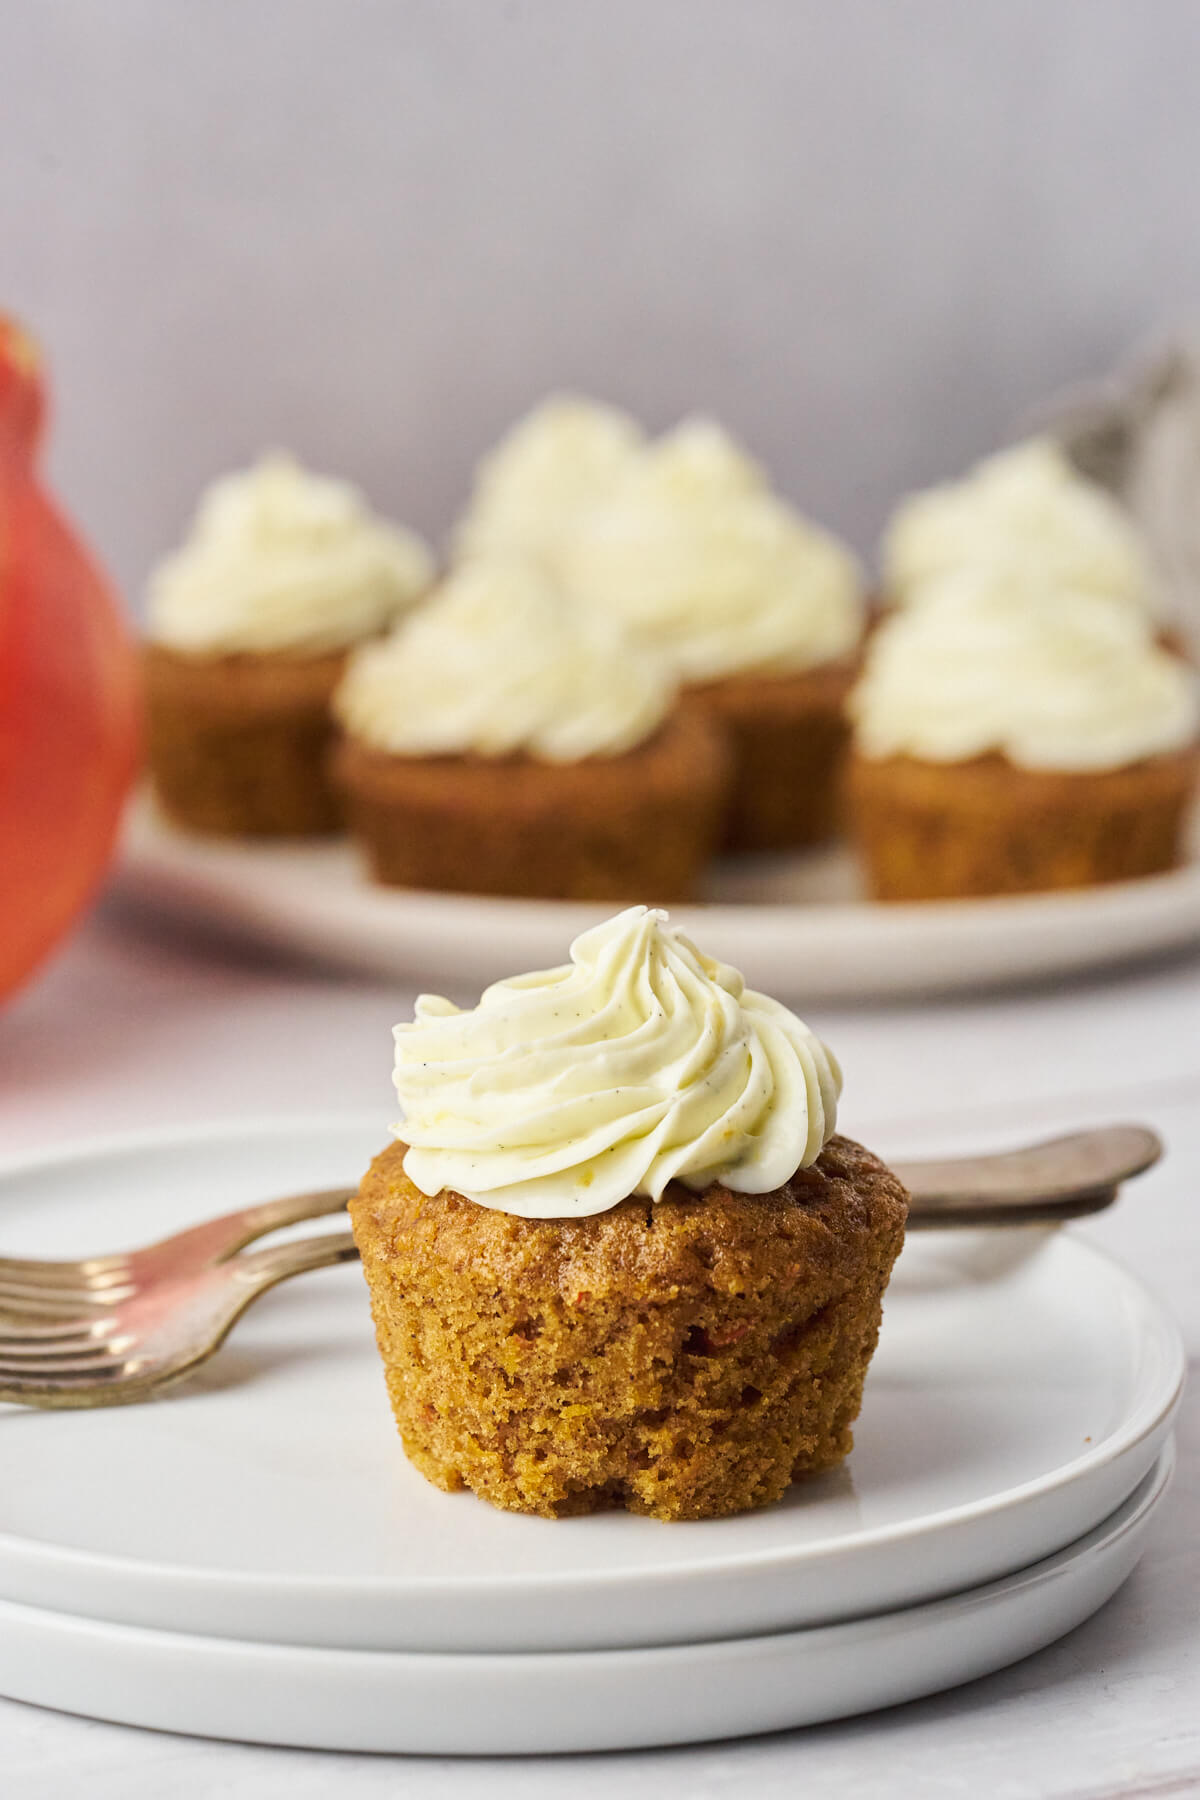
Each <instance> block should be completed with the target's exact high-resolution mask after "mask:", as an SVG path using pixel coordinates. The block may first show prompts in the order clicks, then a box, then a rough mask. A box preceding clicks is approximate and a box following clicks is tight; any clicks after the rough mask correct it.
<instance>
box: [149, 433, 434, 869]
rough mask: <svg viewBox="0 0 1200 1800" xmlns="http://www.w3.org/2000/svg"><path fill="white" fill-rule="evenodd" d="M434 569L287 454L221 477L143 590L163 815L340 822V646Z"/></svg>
mask: <svg viewBox="0 0 1200 1800" xmlns="http://www.w3.org/2000/svg"><path fill="white" fill-rule="evenodd" d="M431 575H432V561H431V558H430V555H429V552H428V550H427V549H426V547H425V545H424V544H423V543H421V541H420V539H418V538H416V537H414V536H413V535H412V534H411V533H410V532H407V531H402V530H400V529H399V528H398V527H396V526H393V525H387V524H384V523H383V522H382V521H381V520H379V519H376V518H374V517H373V516H372V515H371V513H370V512H369V511H368V510H367V507H366V505H365V503H364V501H363V499H362V496H361V495H360V494H358V493H357V492H356V490H355V489H354V488H352V487H349V486H347V485H346V484H345V483H344V482H340V481H330V480H327V479H325V478H323V477H320V476H316V475H310V474H308V473H306V472H305V471H304V470H303V469H301V468H300V467H299V465H298V464H296V463H295V462H293V461H292V460H291V458H290V457H285V456H279V455H275V456H269V457H265V458H264V459H263V460H262V461H260V462H259V463H257V464H256V465H255V467H253V468H252V469H249V470H247V471H245V472H244V473H240V474H236V475H229V476H226V477H225V478H224V479H223V480H221V481H218V482H217V483H216V484H215V485H214V486H213V487H212V488H211V489H210V490H209V492H208V493H207V494H206V495H205V496H204V498H203V500H202V501H201V503H200V507H199V509H198V511H197V514H196V518H195V522H194V524H193V526H192V530H191V533H190V535H189V537H188V540H187V542H186V543H185V544H184V545H183V547H182V549H180V550H179V551H177V552H176V554H175V555H174V556H172V557H170V558H168V560H167V561H166V562H164V563H163V564H162V565H161V566H160V567H159V568H158V569H157V571H156V572H155V574H154V576H153V577H152V579H151V582H150V592H149V633H148V636H149V641H148V643H147V645H146V649H145V659H144V660H145V683H146V714H147V754H148V757H149V763H150V772H151V776H152V779H153V782H154V787H155V790H156V793H157V796H158V799H159V802H160V804H161V805H162V807H163V810H164V811H165V812H166V813H167V815H168V816H169V817H170V818H172V819H173V820H175V821H176V822H177V823H178V824H180V825H185V826H188V827H189V828H191V829H192V830H196V831H209V832H221V833H229V834H232V835H237V836H276V835H290V834H295V835H301V834H305V833H315V832H325V831H331V830H333V829H335V828H336V826H337V824H338V809H337V804H336V800H335V797H334V794H333V791H332V789H331V787H330V785H329V780H328V775H327V770H326V762H327V758H328V753H329V744H330V739H331V736H332V722H331V719H330V713H329V702H330V698H331V696H332V693H333V690H334V688H335V687H336V685H337V683H338V680H339V678H340V676H341V673H342V670H343V668H344V666H345V660H346V651H347V649H348V647H349V646H350V645H351V644H355V643H358V642H360V641H362V640H363V639H365V638H369V637H372V636H374V635H376V634H377V633H379V632H380V631H382V630H383V629H384V628H385V627H386V626H387V625H389V624H390V623H391V622H392V621H393V620H394V619H395V618H396V617H397V615H398V614H399V613H401V612H403V611H404V610H405V608H407V607H409V606H410V605H411V604H412V603H413V601H414V600H416V599H417V597H418V596H419V595H420V594H421V593H422V591H423V590H424V589H425V588H426V587H427V586H428V584H429V581H430V578H431Z"/></svg>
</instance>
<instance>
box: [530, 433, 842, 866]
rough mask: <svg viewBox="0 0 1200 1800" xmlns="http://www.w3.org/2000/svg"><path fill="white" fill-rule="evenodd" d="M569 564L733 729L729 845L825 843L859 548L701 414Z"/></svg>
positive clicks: (586, 525)
mask: <svg viewBox="0 0 1200 1800" xmlns="http://www.w3.org/2000/svg"><path fill="white" fill-rule="evenodd" d="M562 562H563V571H564V580H565V583H566V585H567V587H568V589H569V590H570V591H571V592H572V593H573V594H574V595H576V596H577V597H578V598H579V599H580V600H581V602H582V603H583V604H584V605H586V606H587V607H588V608H589V609H590V610H592V611H594V612H596V613H598V614H599V613H603V614H606V615H608V616H609V617H611V618H613V619H615V620H616V621H618V622H619V624H620V625H621V627H622V628H623V629H624V630H625V631H626V632H628V633H629V635H630V636H631V637H632V638H633V640H634V641H635V642H637V643H639V644H642V645H644V646H645V647H646V648H648V649H651V650H653V651H654V652H655V653H656V654H658V655H660V656H662V657H664V658H665V659H667V660H668V661H669V662H670V663H671V665H672V667H674V668H675V669H676V670H677V672H678V674H679V676H680V678H681V680H682V681H683V683H684V690H685V694H686V695H687V696H688V697H689V698H691V699H693V700H694V701H695V702H697V703H698V704H699V705H701V706H702V707H703V708H704V709H705V710H706V711H707V712H708V714H709V715H710V716H711V717H712V718H714V719H716V720H718V721H719V722H720V724H721V725H722V726H723V727H724V728H725V730H726V731H727V732H728V733H729V736H730V741H731V743H732V746H733V751H734V757H735V778H734V790H733V798H732V801H731V806H730V812H729V817H728V820H727V825H726V841H727V843H728V844H729V846H730V847H731V848H736V849H742V850H780V849H793V848H797V847H801V846H804V845H809V844H815V843H819V842H820V841H821V840H822V839H824V838H826V837H828V836H829V835H830V834H831V833H832V831H833V830H834V828H835V825H836V822H837V816H838V791H839V777H840V771H841V763H842V760H843V756H844V752H845V748H846V741H847V735H848V728H847V725H846V722H845V719H844V716H843V703H844V700H845V696H846V693H847V692H848V690H849V688H850V686H851V683H852V682H853V679H854V674H855V671H856V667H857V660H856V659H857V655H858V650H859V645H860V642H861V639H862V634H863V628H864V618H865V609H864V604H863V582H862V576H861V572H860V570H859V567H858V565H857V563H856V562H855V560H854V558H853V556H852V555H851V554H850V552H849V551H848V550H847V549H845V548H844V547H843V546H842V545H841V544H840V543H838V542H837V540H836V539H835V538H833V537H831V536H830V535H829V534H828V533H827V532H824V531H821V530H819V529H818V528H817V527H816V526H814V525H811V524H809V523H807V522H806V521H805V520H803V519H801V518H800V517H799V516H798V515H797V514H796V513H794V512H793V511H792V510H791V509H790V508H789V507H787V506H785V504H784V503H783V501H782V500H780V499H779V498H778V496H776V495H775V494H773V493H772V492H771V491H770V488H769V486H768V484H767V481H766V478H765V476H764V474H763V472H762V470H761V469H760V468H759V467H758V466H757V464H755V463H753V462H752V461H751V460H750V459H749V458H748V457H747V456H745V455H744V454H743V453H742V452H741V451H740V450H739V449H738V447H737V446H736V445H735V444H734V443H733V442H732V440H731V439H730V438H729V437H728V436H727V435H726V434H725V433H724V432H723V431H722V430H721V429H720V428H719V427H718V426H716V425H714V424H710V423H707V422H705V421H692V422H690V423H687V424H684V425H682V426H680V427H679V428H678V429H677V430H676V431H673V432H671V433H669V434H668V435H667V436H666V437H663V438H661V439H659V440H658V441H657V442H656V443H655V444H653V445H651V446H650V447H649V448H648V449H646V450H645V451H644V452H643V453H642V455H641V456H640V457H638V458H636V459H634V460H632V461H631V462H630V464H629V466H628V467H627V469H626V471H625V472H624V474H623V476H622V477H621V479H620V480H619V482H618V483H617V484H616V485H615V487H614V489H613V491H612V494H611V496H610V498H609V499H608V500H607V501H606V502H604V503H603V504H600V505H597V506H595V507H593V508H591V509H590V510H589V511H588V512H587V514H586V515H585V516H584V517H582V518H581V519H579V521H578V522H577V525H576V528H575V529H574V530H573V531H572V533H571V535H570V540H569V542H568V544H567V546H566V548H565V550H564V553H563V559H562Z"/></svg>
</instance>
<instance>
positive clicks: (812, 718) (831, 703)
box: [688, 660, 858, 851]
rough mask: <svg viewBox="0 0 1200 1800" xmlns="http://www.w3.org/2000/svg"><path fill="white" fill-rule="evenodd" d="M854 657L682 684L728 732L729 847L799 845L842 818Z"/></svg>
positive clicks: (817, 839)
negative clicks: (793, 670) (792, 670)
mask: <svg viewBox="0 0 1200 1800" xmlns="http://www.w3.org/2000/svg"><path fill="white" fill-rule="evenodd" d="M857 673H858V664H857V662H856V661H853V660H845V661H841V662H836V663H824V664H821V665H820V666H818V667H817V668H813V669H805V670H802V671H801V672H800V673H799V674H793V675H762V674H747V675H729V676H726V677H725V679H724V680H722V681H712V682H706V683H704V684H703V685H702V686H698V687H692V688H689V689H688V694H689V696H690V697H691V698H692V699H693V700H694V701H695V702H696V703H698V704H700V705H702V706H704V707H705V708H706V709H707V710H708V711H709V713H710V714H711V716H712V717H713V718H714V719H716V720H717V721H718V722H719V723H720V725H721V726H722V727H723V728H724V730H725V731H726V732H727V733H728V735H729V740H730V744H731V746H732V749H733V753H734V763H735V774H734V785H733V794H732V798H731V800H730V806H729V814H728V818H727V821H726V827H725V844H726V847H727V848H728V849H730V850H751V851H752V850H798V849H804V848H806V847H807V846H809V845H811V844H820V843H823V842H824V841H825V840H826V839H827V838H830V837H832V836H833V835H834V834H835V832H836V831H837V829H838V826H839V824H840V822H841V773H842V764H843V761H844V758H845V754H846V749H847V745H848V743H849V737H850V729H849V726H848V724H847V722H846V718H845V711H844V708H845V702H846V696H847V694H848V693H849V691H850V688H851V687H852V686H853V684H854V681H855V678H856V676H857Z"/></svg>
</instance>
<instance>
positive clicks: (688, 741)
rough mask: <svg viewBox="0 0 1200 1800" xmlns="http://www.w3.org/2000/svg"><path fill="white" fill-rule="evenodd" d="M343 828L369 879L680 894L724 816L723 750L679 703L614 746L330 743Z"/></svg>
mask: <svg viewBox="0 0 1200 1800" xmlns="http://www.w3.org/2000/svg"><path fill="white" fill-rule="evenodd" d="M333 768H334V779H335V781H336V783H337V785H338V787H339V788H340V790H341V793H342V795H343V797H344V801H345V807H346V814H347V817H348V819H349V823H350V829H351V831H352V833H353V834H354V836H355V837H356V838H357V839H358V840H359V843H360V844H361V846H362V849H363V850H364V852H365V854H366V857H367V860H368V863H369V865H370V869H371V873H372V874H373V875H374V877H375V879H376V881H380V882H383V883H385V884H387V885H389V886H395V887H417V888H434V889H440V890H444V891H447V892H451V893H470V894H503V895H520V896H525V897H527V898H535V899H557V900H624V899H629V900H645V901H647V902H650V903H656V902H659V901H666V900H676V899H681V898H684V897H686V896H687V895H688V894H689V893H690V892H691V890H692V888H693V886H694V884H695V881H696V878H697V877H698V875H699V873H700V871H701V869H702V867H703V865H704V863H705V862H706V861H707V859H708V857H709V856H710V855H711V853H712V851H713V849H714V847H715V844H716V841H717V838H718V836H719V833H720V828H721V818H722V814H723V808H724V804H725V796H726V793H727V790H728V781H729V756H728V752H727V750H726V746H725V742H724V739H723V738H722V736H721V734H720V732H719V731H718V730H717V728H716V727H715V726H714V725H712V724H711V723H710V722H709V721H708V719H707V718H705V717H704V716H703V715H702V714H701V713H699V712H697V711H693V710H691V709H688V708H683V709H681V710H680V711H679V712H678V713H676V714H675V715H674V716H673V717H672V718H671V719H669V720H668V721H667V723H666V724H665V725H664V726H663V727H662V728H661V730H659V731H658V732H656V733H655V735H654V736H653V737H652V738H649V739H647V741H646V742H645V743H644V744H638V745H636V746H635V747H634V748H633V749H632V750H630V751H627V752H626V753H625V754H624V755H623V756H617V757H592V758H589V759H588V760H587V761H584V762H577V763H546V762H538V761H535V760H534V759H533V758H532V757H528V756H510V757H497V758H488V757H479V756H426V757H418V756H411V757H410V756H390V755H387V754H386V753H384V752H381V751H376V750H371V749H369V748H368V747H367V746H366V745H364V744H362V743H360V742H358V741H357V740H355V739H352V738H346V739H343V740H342V742H341V743H340V744H339V745H338V748H337V751H336V753H335V756H334V763H333Z"/></svg>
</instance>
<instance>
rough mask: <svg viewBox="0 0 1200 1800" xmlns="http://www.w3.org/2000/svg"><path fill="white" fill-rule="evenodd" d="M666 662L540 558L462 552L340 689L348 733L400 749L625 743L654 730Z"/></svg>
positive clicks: (504, 751)
mask: <svg viewBox="0 0 1200 1800" xmlns="http://www.w3.org/2000/svg"><path fill="white" fill-rule="evenodd" d="M674 698H675V686H674V683H673V681H672V679H671V677H670V676H669V675H668V673H667V671H666V670H665V669H664V668H663V667H661V666H660V665H659V664H658V663H657V662H656V661H654V660H653V659H652V658H651V657H648V656H646V655H645V654H644V653H643V652H641V651H638V650H635V649H634V648H633V647H632V646H630V645H629V644H627V643H625V642H624V641H623V640H622V639H621V638H619V637H618V636H617V635H616V634H615V633H614V632H613V630H612V628H611V627H610V626H609V625H608V624H607V622H606V621H604V620H593V619H588V618H585V617H583V616H582V615H580V614H579V613H578V612H577V611H576V609H575V608H574V607H573V606H571V605H570V604H569V603H568V602H567V601H565V600H564V599H563V597H562V595H561V594H559V593H558V591H557V590H556V589H555V588H554V587H553V585H552V584H551V582H550V581H549V579H548V578H547V577H546V576H545V575H544V574H543V573H542V571H541V570H540V569H539V568H537V567H536V566H535V565H534V564H532V563H522V562H517V561H500V560H496V561H483V560H481V561H477V562H470V563H464V564H463V565H462V566H461V567H460V568H459V569H458V570H456V571H455V572H454V573H453V574H452V575H451V576H450V577H449V578H448V580H447V581H446V582H445V583H444V585H443V586H442V587H441V588H440V589H439V590H438V591H437V592H436V593H435V595H434V597H433V598H432V599H431V600H430V601H429V602H428V603H427V604H426V605H425V606H423V607H422V608H421V609H420V610H419V611H418V612H416V613H414V614H413V615H412V617H411V618H408V619H402V620H401V621H400V623H399V625H398V626H397V627H396V629H395V631H394V632H393V634H392V635H391V636H390V637H388V638H385V639H383V640H381V641H380V642H378V643H373V644H365V645H364V646H363V647H362V648H361V649H360V650H358V651H356V652H355V653H354V654H353V655H352V657H351V659H350V663H349V665H348V667H347V669H346V673H345V675H344V677H343V679H342V682H341V685H340V687H339V689H338V691H337V694H336V695H335V697H334V710H335V712H336V713H337V715H338V717H339V718H340V719H341V721H342V723H343V725H344V726H345V727H346V729H347V731H349V732H350V733H351V735H352V736H354V737H356V738H359V739H361V740H362V741H363V742H364V743H367V744H370V745H371V746H373V747H374V748H375V749H377V750H385V751H389V752H392V753H394V754H396V755H400V756H447V755H461V754H464V753H466V752H474V753H475V754H477V755H480V756H507V755H510V754H512V753H513V752H515V751H525V752H527V753H528V754H529V755H531V756H535V757H539V758H541V759H542V760H543V761H545V762H578V761H580V760H581V759H582V758H584V757H588V756H619V755H620V754H621V753H622V752H623V751H625V750H629V749H631V748H632V747H633V745H635V744H638V743H641V742H642V740H643V739H645V738H648V737H649V736H650V735H651V733H652V732H654V731H655V730H657V728H658V726H659V725H660V724H661V722H662V720H663V719H664V718H665V717H666V715H667V713H668V711H669V710H670V708H671V705H672V703H673V701H674Z"/></svg>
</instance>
